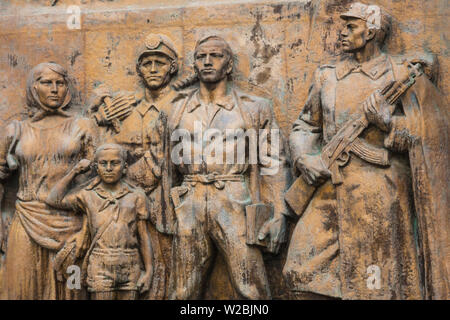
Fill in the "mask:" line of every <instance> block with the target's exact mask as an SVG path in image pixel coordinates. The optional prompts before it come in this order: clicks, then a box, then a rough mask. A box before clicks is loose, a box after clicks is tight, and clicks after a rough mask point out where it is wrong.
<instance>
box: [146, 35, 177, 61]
mask: <svg viewBox="0 0 450 320" xmlns="http://www.w3.org/2000/svg"><path fill="white" fill-rule="evenodd" d="M144 45H145V48H144V49H143V50H141V52H140V53H139V56H138V62H140V61H141V59H142V58H143V57H144V56H147V55H150V54H152V53H161V54H164V55H165V56H167V57H169V58H170V59H172V60H177V59H178V54H177V51H176V50H175V46H174V45H173V43H172V41H171V40H170V39H169V38H168V37H166V36H165V35H162V34H154V33H151V34H149V35H148V36H147V37H146V38H145V40H144Z"/></svg>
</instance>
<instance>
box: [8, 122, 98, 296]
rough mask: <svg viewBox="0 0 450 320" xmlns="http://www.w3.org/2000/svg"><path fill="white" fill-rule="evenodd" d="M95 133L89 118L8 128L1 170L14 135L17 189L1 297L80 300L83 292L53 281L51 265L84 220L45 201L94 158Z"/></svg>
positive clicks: (27, 123) (32, 123)
mask: <svg viewBox="0 0 450 320" xmlns="http://www.w3.org/2000/svg"><path fill="white" fill-rule="evenodd" d="M18 127H20V130H18ZM95 130H96V126H95V125H94V123H93V122H92V121H91V120H88V119H84V118H76V117H68V118H67V119H55V125H54V126H52V127H48V128H42V127H39V126H38V124H37V123H36V122H31V121H30V120H26V121H22V122H15V123H12V124H10V125H9V126H8V127H7V128H6V134H5V135H4V136H3V137H2V138H1V141H0V166H3V168H5V167H6V155H7V153H8V150H9V148H10V145H11V143H12V142H13V140H14V136H16V137H17V138H18V140H17V141H18V142H17V144H16V146H15V148H14V150H13V151H14V155H15V157H16V158H17V160H18V162H19V169H18V170H19V191H18V193H17V201H16V211H15V214H14V217H13V220H12V223H11V226H10V230H9V234H8V242H7V250H6V260H5V270H4V285H3V293H2V294H3V296H4V297H5V298H7V299H76V298H80V294H81V290H69V289H68V288H67V286H66V283H65V282H62V281H58V280H57V279H56V272H55V269H54V264H53V262H54V258H55V255H56V254H57V252H58V250H60V249H61V248H62V247H63V246H64V244H65V242H66V240H67V239H68V238H69V237H71V236H73V235H74V234H75V233H77V232H78V231H80V229H81V227H82V217H80V216H77V215H75V213H74V212H70V211H64V210H55V209H53V208H50V207H48V206H47V205H46V204H45V203H44V201H45V199H46V198H47V196H48V193H49V191H50V190H51V188H52V187H53V185H54V184H55V183H56V182H58V180H60V179H61V178H62V177H63V176H64V175H65V174H66V173H67V172H68V171H69V170H70V169H72V168H73V167H74V165H75V164H77V162H78V161H79V160H80V159H83V158H87V159H92V158H93V153H94V150H95V140H96V139H95V137H96V136H97V135H96V131H95ZM18 132H20V133H19V134H18ZM0 172H1V171H0ZM1 178H2V177H0V179H1Z"/></svg>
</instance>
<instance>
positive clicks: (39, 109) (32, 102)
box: [27, 62, 75, 121]
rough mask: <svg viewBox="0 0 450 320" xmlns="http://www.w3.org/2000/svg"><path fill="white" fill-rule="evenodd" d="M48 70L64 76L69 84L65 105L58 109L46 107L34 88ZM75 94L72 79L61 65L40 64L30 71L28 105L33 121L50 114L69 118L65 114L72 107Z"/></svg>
mask: <svg viewBox="0 0 450 320" xmlns="http://www.w3.org/2000/svg"><path fill="white" fill-rule="evenodd" d="M46 69H50V70H51V71H53V72H56V73H58V74H60V75H61V76H63V78H64V80H65V82H66V84H67V93H66V97H65V99H64V101H63V103H62V104H61V105H60V106H59V107H58V108H57V109H52V108H49V107H47V106H45V105H44V104H43V103H42V102H41V100H40V99H39V96H38V93H37V92H36V89H35V87H34V84H35V83H36V81H39V79H40V78H41V76H42V73H43V72H44V71H45V70H46ZM74 92H75V91H74V87H73V83H72V81H71V79H70V78H69V77H68V75H67V71H66V69H64V68H63V67H62V66H60V65H59V64H56V63H52V62H43V63H40V64H38V65H37V66H36V67H34V68H33V69H32V70H31V71H30V73H29V75H28V79H27V105H28V107H29V108H30V111H31V113H32V114H33V115H32V121H37V120H40V119H42V118H44V117H45V116H46V115H48V114H59V115H62V116H65V117H68V116H69V115H68V114H67V113H66V112H64V109H66V108H68V107H69V106H70V102H71V101H72V95H73V94H74Z"/></svg>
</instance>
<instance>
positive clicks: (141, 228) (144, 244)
mask: <svg viewBox="0 0 450 320" xmlns="http://www.w3.org/2000/svg"><path fill="white" fill-rule="evenodd" d="M137 227H138V233H139V240H140V241H139V244H140V251H141V255H142V260H143V262H144V266H145V273H144V274H143V275H142V277H141V278H140V279H139V281H138V283H137V286H138V288H139V291H140V292H141V293H142V292H145V291H148V290H149V288H150V283H151V280H152V276H153V261H152V260H153V249H152V244H151V241H150V232H149V231H148V226H147V221H146V220H138V222H137Z"/></svg>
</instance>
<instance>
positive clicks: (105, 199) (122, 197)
mask: <svg viewBox="0 0 450 320" xmlns="http://www.w3.org/2000/svg"><path fill="white" fill-rule="evenodd" d="M95 180H97V181H94V182H92V183H90V184H89V185H88V186H87V187H85V188H83V189H80V190H77V191H72V192H70V193H69V194H67V195H66V196H65V197H64V198H63V199H62V201H61V202H60V203H59V205H60V206H61V207H64V208H68V209H69V208H70V209H72V210H75V211H77V212H80V213H85V214H87V216H88V220H89V228H90V233H91V239H93V238H95V237H96V234H97V233H98V232H99V231H100V232H101V236H100V238H99V239H98V240H97V242H96V244H95V246H94V248H100V249H137V248H138V247H139V242H138V230H137V222H138V220H148V219H149V212H150V203H149V200H148V198H147V196H146V195H145V193H144V191H143V190H142V189H140V188H136V187H133V186H131V185H129V184H127V183H125V182H122V181H121V182H120V188H119V190H118V191H117V192H116V193H115V194H114V195H112V194H111V193H110V192H109V191H107V190H105V189H104V188H103V187H102V186H101V184H99V183H98V178H97V179H95ZM96 182H97V183H96Z"/></svg>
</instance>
